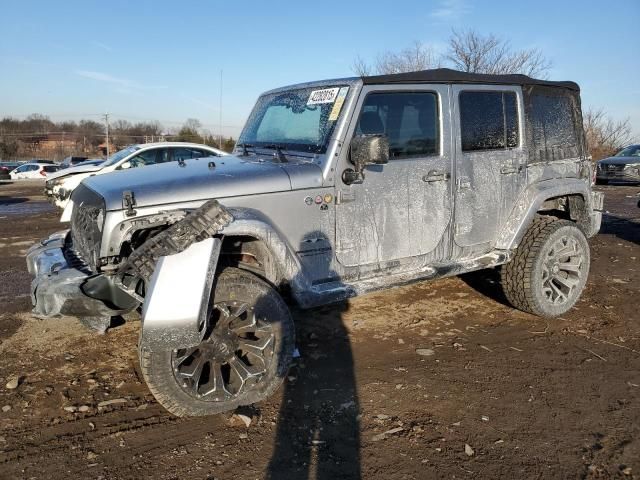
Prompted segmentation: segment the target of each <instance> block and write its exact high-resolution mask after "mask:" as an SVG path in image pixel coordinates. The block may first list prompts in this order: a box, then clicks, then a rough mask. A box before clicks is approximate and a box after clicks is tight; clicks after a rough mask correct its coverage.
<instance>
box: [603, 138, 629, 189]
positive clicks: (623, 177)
mask: <svg viewBox="0 0 640 480" xmlns="http://www.w3.org/2000/svg"><path fill="white" fill-rule="evenodd" d="M610 181H622V182H635V183H640V145H629V146H628V147H625V148H623V149H622V150H620V151H619V152H618V153H616V154H615V155H614V156H613V157H609V158H603V159H602V160H600V161H598V163H597V168H596V183H598V184H600V185H606V184H607V183H609V182H610Z"/></svg>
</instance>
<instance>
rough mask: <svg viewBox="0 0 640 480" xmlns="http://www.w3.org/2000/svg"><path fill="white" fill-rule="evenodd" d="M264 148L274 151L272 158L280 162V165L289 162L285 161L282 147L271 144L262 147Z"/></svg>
mask: <svg viewBox="0 0 640 480" xmlns="http://www.w3.org/2000/svg"><path fill="white" fill-rule="evenodd" d="M264 148H268V149H270V150H275V151H276V152H275V153H274V154H273V156H274V157H275V158H276V159H277V160H278V161H279V162H280V163H287V162H288V161H289V160H287V157H285V155H284V153H282V150H283V148H282V145H278V144H276V143H272V144H269V145H264Z"/></svg>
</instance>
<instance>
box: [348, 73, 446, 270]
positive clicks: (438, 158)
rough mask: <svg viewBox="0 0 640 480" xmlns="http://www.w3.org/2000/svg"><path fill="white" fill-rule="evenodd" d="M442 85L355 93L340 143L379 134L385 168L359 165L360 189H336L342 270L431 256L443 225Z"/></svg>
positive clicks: (444, 208) (444, 132) (391, 263)
mask: <svg viewBox="0 0 640 480" xmlns="http://www.w3.org/2000/svg"><path fill="white" fill-rule="evenodd" d="M448 102H449V95H448V88H447V86H445V85H428V86H425V85H402V86H400V85H398V86H369V87H365V88H364V89H363V92H362V94H361V96H360V99H359V102H358V106H357V109H356V111H357V112H358V113H357V117H356V121H355V122H354V124H353V125H352V126H351V127H350V131H349V132H348V134H347V135H348V138H353V136H354V135H359V134H384V135H386V136H387V137H388V139H389V163H388V164H386V165H370V166H367V167H365V171H364V181H363V183H361V184H353V185H345V184H343V183H342V184H339V186H338V195H339V198H340V200H339V203H338V205H337V206H336V227H337V228H336V256H337V258H338V261H340V263H342V264H343V265H346V266H355V265H372V264H377V265H379V266H380V267H381V268H387V267H391V266H394V265H396V264H397V260H399V259H403V258H409V257H414V256H417V255H422V254H426V253H429V252H431V251H433V250H434V249H435V248H436V246H437V245H438V243H439V242H440V240H441V238H442V236H443V234H444V232H445V230H446V229H447V226H448V225H449V223H450V220H451V190H450V172H451V151H450V148H451V145H450V138H451V132H450V124H449V117H448V116H443V115H441V112H442V111H448Z"/></svg>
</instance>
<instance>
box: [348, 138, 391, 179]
mask: <svg viewBox="0 0 640 480" xmlns="http://www.w3.org/2000/svg"><path fill="white" fill-rule="evenodd" d="M349 160H350V161H351V163H353V166H354V167H355V168H354V169H353V170H352V169H347V170H345V171H344V172H343V174H342V180H343V181H344V183H346V184H351V183H362V181H363V180H364V173H363V170H364V167H365V166H367V165H384V164H385V163H389V138H388V137H387V136H386V135H380V134H375V135H357V136H355V137H353V140H351V147H350V150H349Z"/></svg>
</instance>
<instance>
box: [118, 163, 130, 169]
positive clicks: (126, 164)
mask: <svg viewBox="0 0 640 480" xmlns="http://www.w3.org/2000/svg"><path fill="white" fill-rule="evenodd" d="M120 168H121V169H123V170H124V169H126V168H131V162H124V163H123V164H122V165H120Z"/></svg>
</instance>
